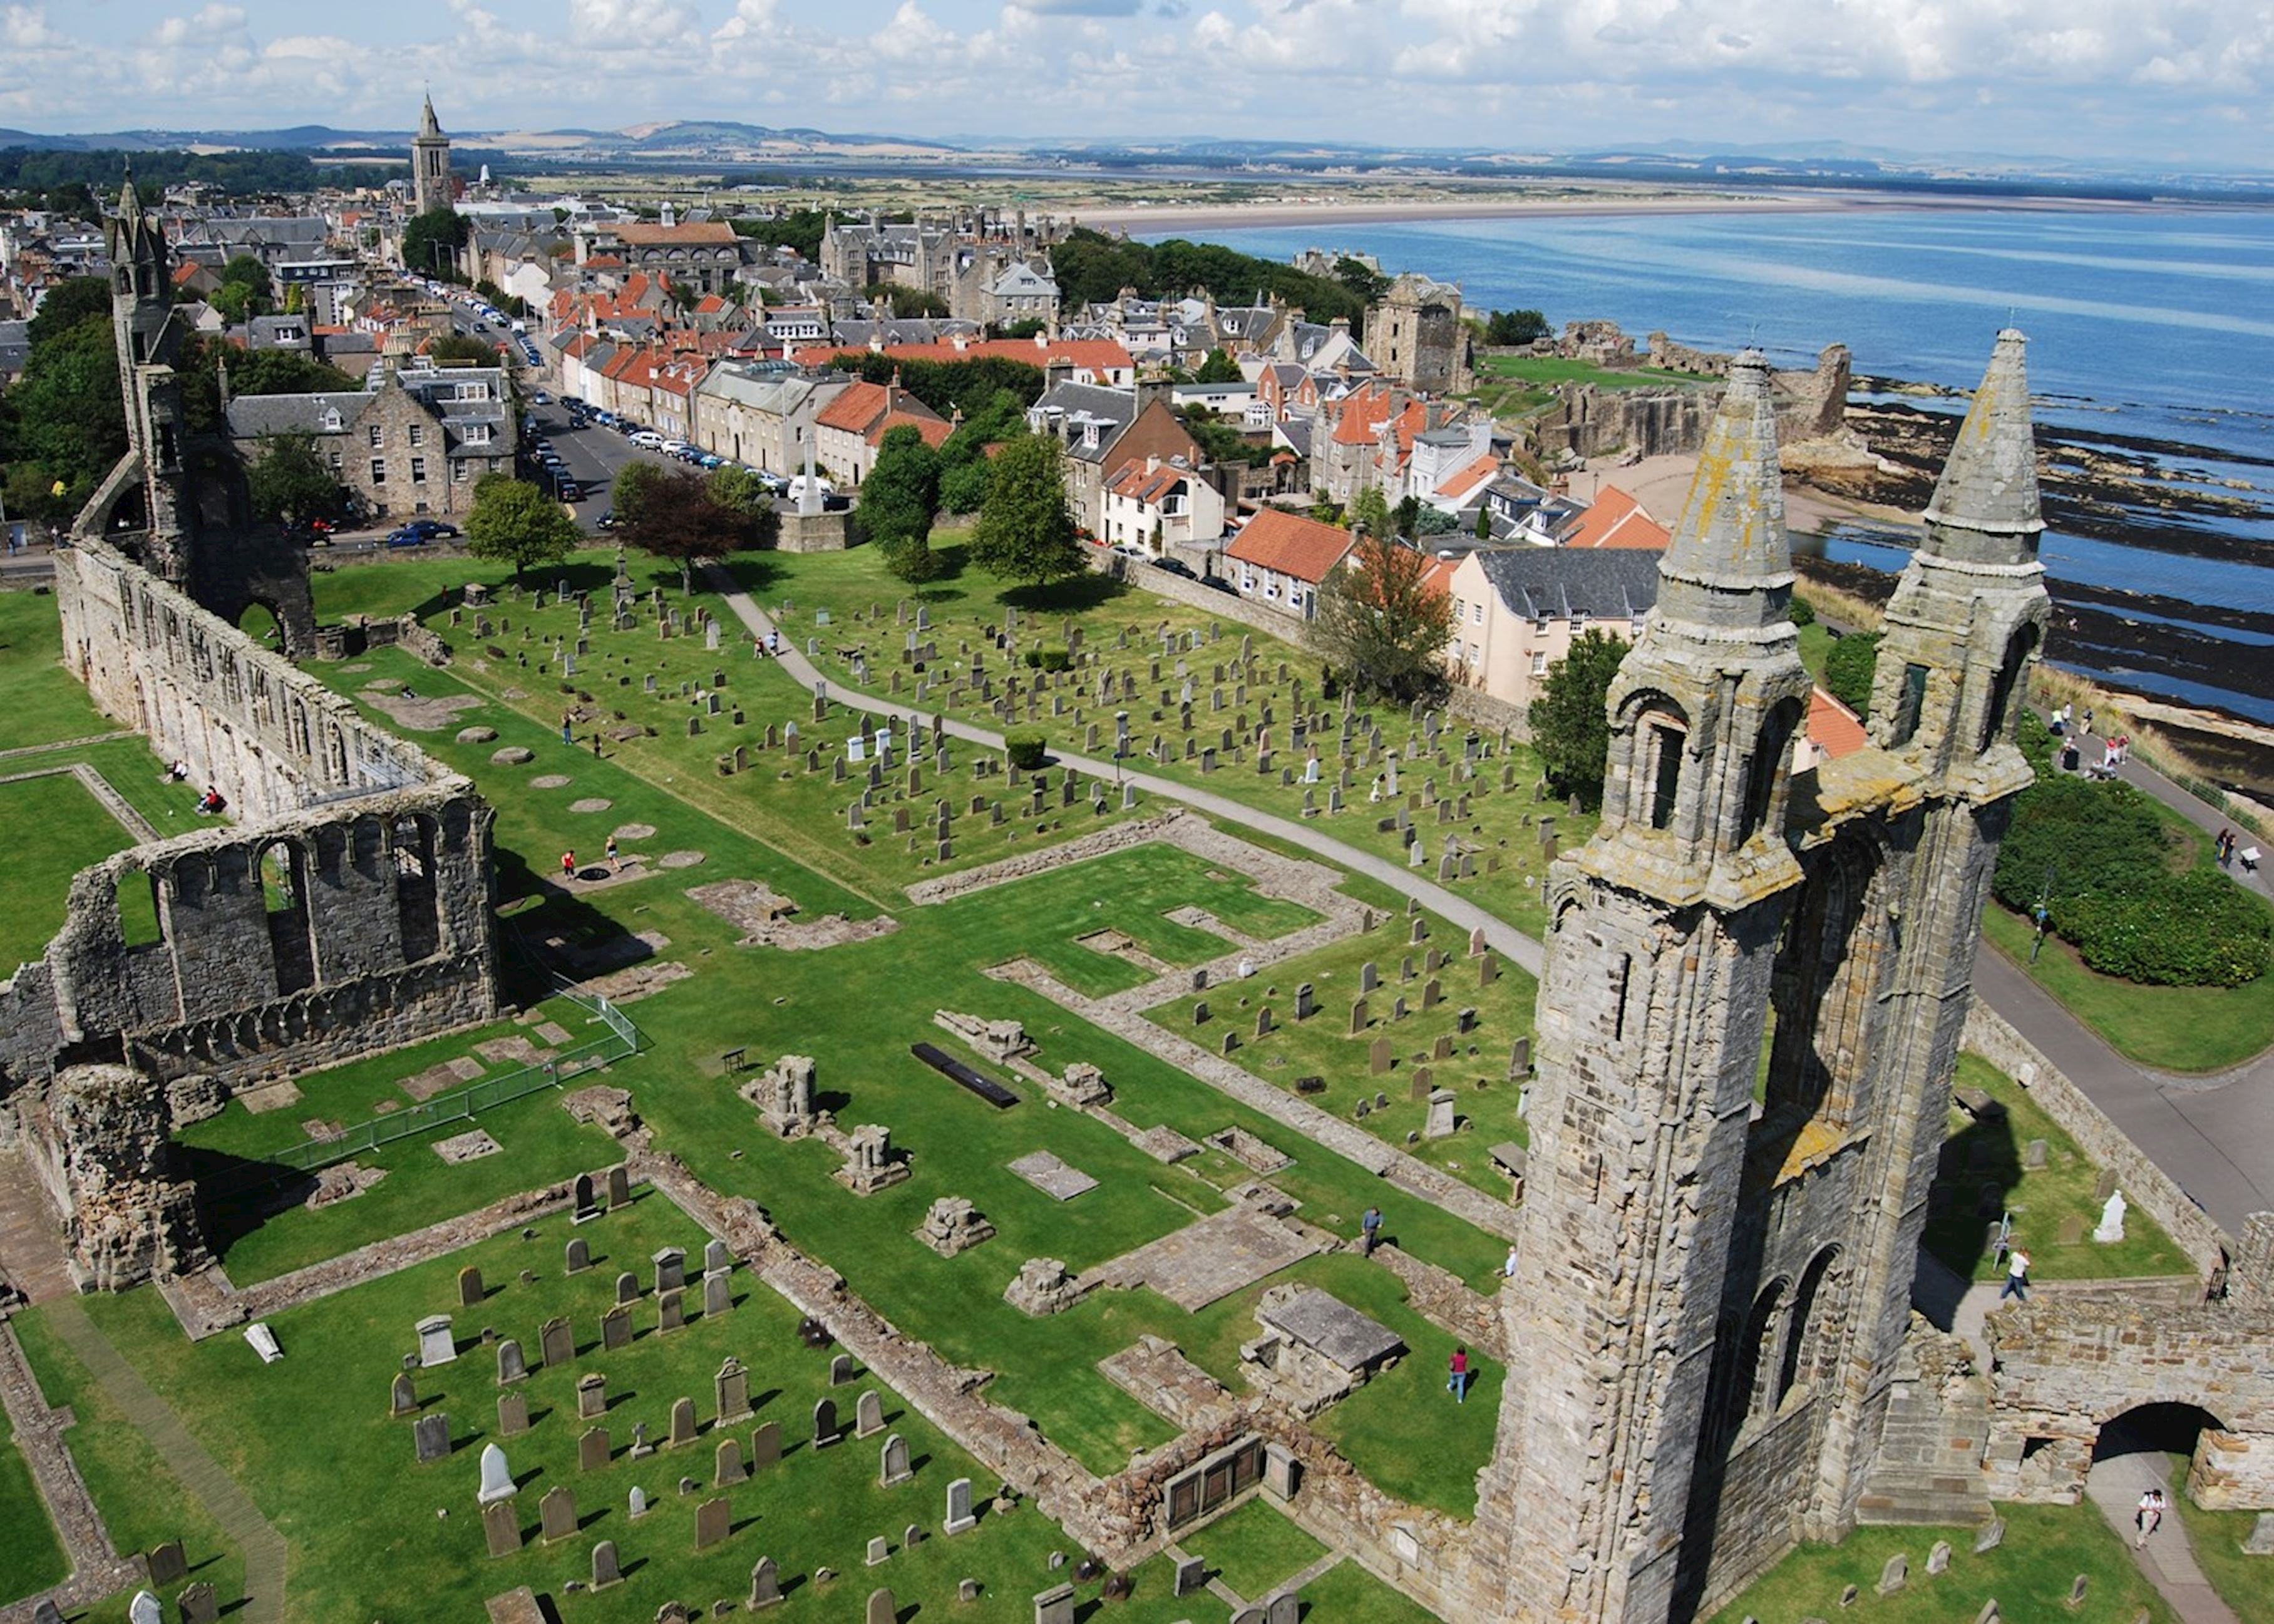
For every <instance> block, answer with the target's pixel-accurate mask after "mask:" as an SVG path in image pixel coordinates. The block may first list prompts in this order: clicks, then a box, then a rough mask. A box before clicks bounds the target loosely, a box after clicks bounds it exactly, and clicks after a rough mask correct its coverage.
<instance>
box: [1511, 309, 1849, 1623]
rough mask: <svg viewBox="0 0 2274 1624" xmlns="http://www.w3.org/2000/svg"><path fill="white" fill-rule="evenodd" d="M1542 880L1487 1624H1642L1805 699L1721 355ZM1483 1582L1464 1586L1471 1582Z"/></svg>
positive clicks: (1705, 1367)
mask: <svg viewBox="0 0 2274 1624" xmlns="http://www.w3.org/2000/svg"><path fill="white" fill-rule="evenodd" d="M1659 573H1660V588H1659V598H1658V605H1657V608H1656V610H1655V611H1654V612H1653V614H1652V616H1651V618H1650V620H1649V622H1648V624H1647V626H1646V627H1645V630H1644V632H1643V634H1642V636H1641V638H1640V640H1639V641H1638V643H1636V644H1635V647H1634V649H1633V650H1632V651H1631V652H1630V653H1629V655H1628V656H1627V658H1626V660H1625V662H1624V663H1623V665H1621V667H1620V670H1619V674H1618V677H1617V679H1616V680H1615V682H1614V683H1613V684H1612V687H1611V691H1610V695H1609V710H1610V728H1611V741H1610V755H1609V761H1608V771H1607V773H1606V777H1605V782H1604V792H1603V820H1602V825H1601V827H1600V830H1599V831H1597V833H1596V835H1595V837H1594V838H1593V839H1592V840H1591V841H1589V842H1588V844H1587V845H1586V846H1585V847H1584V848H1582V849H1581V850H1580V851H1579V852H1578V853H1577V854H1576V855H1575V856H1573V857H1571V858H1570V859H1567V860H1565V861H1561V862H1559V863H1557V864H1556V866H1555V873H1554V876H1553V878H1552V881H1551V889H1552V891H1553V900H1552V914H1553V923H1552V925H1551V929H1550V935H1549V942H1548V951H1547V977H1546V980H1545V981H1544V983H1543V985H1542V986H1541V989H1540V1017H1539V1019H1540V1078H1539V1081H1538V1083H1537V1084H1536V1085H1535V1086H1534V1088H1533V1091H1532V1108H1531V1113H1530V1120H1531V1123H1532V1157H1531V1163H1530V1174H1531V1176H1530V1178H1529V1181H1528V1184H1527V1188H1526V1192H1525V1204H1524V1220H1523V1222H1524V1231H1523V1238H1522V1241H1521V1243H1520V1246H1519V1259H1520V1260H1519V1264H1518V1269H1517V1277H1516V1279H1515V1280H1514V1281H1512V1282H1510V1288H1509V1289H1507V1290H1506V1291H1505V1292H1504V1293H1503V1295H1502V1301H1503V1302H1504V1303H1506V1304H1509V1307H1508V1310H1507V1312H1508V1314H1509V1317H1510V1325H1509V1341H1510V1347H1511V1348H1514V1349H1517V1350H1520V1351H1519V1352H1518V1354H1517V1357H1516V1361H1515V1366H1514V1368H1512V1369H1511V1371H1510V1396H1509V1398H1508V1400H1507V1402H1506V1403H1505V1405H1504V1406H1503V1410H1502V1417H1501V1427H1500V1438H1499V1443H1498V1447H1497V1449H1496V1452H1495V1458H1494V1460H1493V1462H1492V1464H1491V1465H1490V1466H1488V1467H1487V1469H1486V1470H1485V1472H1484V1473H1483V1475H1482V1477H1480V1485H1479V1487H1480V1494H1479V1503H1478V1511H1477V1528H1478V1550H1477V1556H1478V1559H1479V1564H1480V1568H1482V1569H1484V1570H1486V1572H1485V1573H1480V1575H1479V1577H1480V1586H1481V1588H1482V1589H1483V1590H1485V1591H1486V1592H1487V1595H1489V1596H1490V1598H1491V1599H1490V1602H1489V1604H1488V1605H1489V1607H1490V1613H1489V1614H1488V1616H1496V1617H1502V1618H1518V1619H1525V1620H1571V1621H1573V1624H1577V1621H1578V1620H1588V1621H1590V1624H1594V1621H1598V1620H1600V1621H1602V1624H1645V1621H1649V1620H1664V1619H1666V1618H1668V1616H1669V1613H1670V1611H1671V1609H1672V1607H1673V1605H1674V1601H1675V1592H1676V1587H1677V1568H1678V1567H1679V1566H1680V1564H1679V1560H1678V1559H1679V1557H1680V1554H1681V1550H1682V1543H1683V1527H1684V1519H1685V1508H1686V1507H1687V1505H1688V1502H1689V1499H1690V1475H1691V1467H1692V1462H1693V1456H1694V1455H1695V1453H1696V1445H1697V1440H1698V1435H1699V1432H1700V1430H1701V1425H1702V1424H1703V1421H1704V1419H1705V1415H1706V1402H1707V1396H1708V1391H1709V1387H1710V1378H1711V1372H1712V1367H1713V1357H1714V1348H1715V1339H1716V1332H1717V1327H1718V1324H1719V1320H1720V1318H1721V1308H1722V1289H1723V1274H1724V1265H1725V1261H1726V1259H1727V1258H1728V1252H1729V1250H1730V1242H1731V1234H1732V1226H1733V1219H1734V1216H1735V1214H1736V1210H1737V1207H1738V1203H1739V1199H1740V1196H1741V1184H1742V1182H1743V1175H1744V1171H1745V1163H1746V1154H1747V1141H1748V1133H1749V1117H1750V1114H1751V1107H1752V1104H1753V1086H1754V1079H1755V1078H1756V1076H1757V1075H1758V1071H1759V1068H1760V1056H1761V1045H1762V1039H1763V1034H1764V1023H1765V1019H1766V1012H1767V1010H1768V1005H1769V988H1770V978H1771V972H1772V966H1773V962H1774V959H1775V957H1776V953H1777V948H1778V944H1779V940H1780V937H1781V934H1782V932H1783V929H1784V923H1785V914H1786V907H1787V903H1788V893H1789V892H1790V891H1792V890H1793V889H1794V888H1795V887H1796V886H1797V884H1798V883H1799V881H1800V878H1801V870H1800V868H1799V865H1798V863H1797V861H1796V859H1795V857H1794V855H1793V853H1792V852H1791V850H1790V849H1789V848H1788V846H1787V844H1786V841H1785V838H1784V820H1785V799H1786V793H1787V788H1788V775H1789V766H1790V756H1791V751H1792V741H1793V738H1794V735H1795V734H1796V733H1797V732H1798V731H1799V730H1800V728H1801V726H1802V724H1803V720H1804V718H1805V716H1806V713H1807V706H1808V695H1809V680H1808V675H1807V673H1806V671H1805V670H1804V669H1803V667H1802V665H1801V663H1800V654H1799V636H1798V633H1797V632H1796V630H1795V628H1794V627H1793V624H1792V620H1791V616H1790V613H1789V605H1790V601H1791V596H1792V582H1793V575H1792V565H1791V557H1790V553H1789V550H1788V543H1787V540H1786V537H1785V528H1784V497H1783V491H1782V485H1781V473H1780V470H1779V468H1778V465H1777V454H1776V405H1775V402H1774V400H1773V396H1772V394H1771V388H1770V381H1769V369H1768V364H1767V362H1766V360H1765V359H1764V358H1763V357H1762V356H1761V355H1760V354H1759V353H1758V351H1753V350H1748V351H1747V352H1746V353H1744V354H1743V355H1741V356H1739V357H1737V358H1736V362H1735V364H1734V365H1733V366H1732V367H1731V370H1730V375H1729V386H1728V391H1727V393H1726V394H1725V395H1724V396H1723V398H1722V401H1721V410H1720V411H1719V414H1718V415H1717V416H1716V417H1715V419H1714V421H1713V425H1712V427H1711V428H1710V430H1709V431H1708V432H1707V435H1706V446H1705V448H1704V450H1703V452H1702V453H1701V455H1700V456H1699V459H1698V472H1697V475H1696V477H1695V478H1694V480H1693V481H1692V482H1691V485H1690V496H1689V500H1688V503H1687V505H1686V506H1685V508H1684V509H1683V515H1682V520H1681V523H1680V524H1679V526H1678V528H1677V529H1676V530H1675V537H1674V539H1673V541H1672V543H1671V544H1670V545H1668V549H1667V553H1666V557H1665V559H1664V560H1663V561H1662V562H1661V563H1660V566H1659ZM1487 1575H1489V1576H1487Z"/></svg>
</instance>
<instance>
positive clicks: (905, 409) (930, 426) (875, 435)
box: [869, 401, 955, 451]
mask: <svg viewBox="0 0 2274 1624" xmlns="http://www.w3.org/2000/svg"><path fill="white" fill-rule="evenodd" d="M909 407H914V408H915V410H909ZM919 414H921V415H919ZM902 425H906V426H907V427H909V428H912V429H914V430H915V432H917V433H919V434H921V435H922V436H923V443H924V444H925V445H927V446H930V447H931V448H932V449H933V450H934V451H937V450H938V449H939V448H940V447H942V446H943V445H945V444H946V443H947V437H948V436H949V435H950V434H953V433H954V432H955V425H953V423H949V422H946V421H945V420H943V419H942V418H940V417H936V416H934V415H933V414H932V412H931V411H930V410H928V409H927V408H926V407H925V406H924V405H923V404H922V402H916V401H911V402H908V405H907V406H900V407H896V408H895V409H893V410H892V411H889V412H887V413H885V416H884V417H883V418H882V419H880V420H879V421H878V423H877V426H876V427H874V428H872V429H870V431H869V443H870V445H872V446H881V445H883V444H884V443H885V435H887V434H889V433H891V432H892V431H893V430H894V429H896V428H900V427H901V426H902Z"/></svg>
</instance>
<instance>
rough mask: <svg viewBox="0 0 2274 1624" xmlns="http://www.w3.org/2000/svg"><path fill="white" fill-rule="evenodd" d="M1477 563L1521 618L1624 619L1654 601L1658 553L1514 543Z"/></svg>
mask: <svg viewBox="0 0 2274 1624" xmlns="http://www.w3.org/2000/svg"><path fill="white" fill-rule="evenodd" d="M1477 562H1478V564H1479V565H1480V566H1481V567H1482V568H1483V570H1484V572H1485V579H1486V580H1487V581H1489V582H1491V583H1492V585H1493V590H1494V591H1495V592H1497V593H1499V594H1500V601H1501V602H1502V604H1503V605H1506V606H1507V608H1508V610H1509V612H1510V613H1512V614H1519V615H1522V616H1524V617H1525V619H1526V620H1542V619H1546V620H1631V619H1632V618H1633V617H1635V616H1636V615H1639V614H1642V613H1645V612H1647V611H1648V610H1649V608H1650V607H1651V605H1653V604H1655V603H1656V602H1657V601H1658V581H1659V576H1658V555H1657V554H1656V553H1650V552H1644V551H1639V550H1635V549H1628V548H1621V549H1613V550H1610V551H1596V550H1593V549H1589V550H1587V551H1584V552H1577V553H1575V552H1572V551H1571V550H1570V549H1569V548H1565V547H1514V548H1510V549H1509V550H1507V551H1505V552H1480V553H1478V554H1477Z"/></svg>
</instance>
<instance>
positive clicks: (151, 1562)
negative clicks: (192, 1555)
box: [143, 1539, 190, 1590]
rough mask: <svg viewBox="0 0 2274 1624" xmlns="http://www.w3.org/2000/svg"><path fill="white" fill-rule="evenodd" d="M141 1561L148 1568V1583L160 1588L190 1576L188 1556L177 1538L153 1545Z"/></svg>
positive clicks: (177, 1582)
mask: <svg viewBox="0 0 2274 1624" xmlns="http://www.w3.org/2000/svg"><path fill="white" fill-rule="evenodd" d="M143 1561H144V1563H145V1564H146V1565H147V1567H148V1568H149V1570H150V1583H153V1584H154V1585H156V1586H157V1587H158V1588H159V1589H160V1590H164V1589H165V1588H166V1587H167V1586H168V1585H169V1584H179V1583H181V1582H182V1581H183V1580H184V1579H186V1578H188V1577H189V1576H190V1561H189V1558H188V1556H187V1555H185V1554H184V1552H183V1550H182V1542H181V1541H180V1540H178V1539H169V1540H168V1541H166V1543H165V1544H164V1545H158V1546H154V1548H153V1549H152V1550H151V1551H150V1553H149V1554H148V1555H147V1556H146V1557H144V1558H143Z"/></svg>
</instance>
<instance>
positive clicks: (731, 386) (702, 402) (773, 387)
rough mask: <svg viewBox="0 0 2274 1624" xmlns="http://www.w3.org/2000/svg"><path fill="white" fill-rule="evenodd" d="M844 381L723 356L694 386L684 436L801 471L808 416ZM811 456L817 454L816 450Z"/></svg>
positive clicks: (739, 458)
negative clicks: (691, 422) (691, 419)
mask: <svg viewBox="0 0 2274 1624" xmlns="http://www.w3.org/2000/svg"><path fill="white" fill-rule="evenodd" d="M848 387H851V385H850V382H849V380H846V379H843V378H823V379H813V378H804V377H801V376H799V375H798V374H797V373H795V372H783V371H781V370H780V369H779V367H768V366H756V365H749V364H748V363H745V362H728V363H727V364H726V365H721V366H715V367H713V368H712V369H711V372H710V374H709V376H707V377H705V378H704V380H703V381H702V382H701V383H699V384H697V386H696V389H695V432H693V433H692V434H691V435H690V436H689V439H691V440H694V442H695V443H696V444H697V445H698V446H700V447H703V449H704V450H705V451H708V452H710V453H712V455H715V456H722V457H726V458H727V459H729V460H730V461H732V462H742V463H746V464H748V465H749V466H750V467H752V468H758V469H764V470H765V471H767V472H768V473H774V474H782V475H789V474H795V473H802V472H803V471H804V469H805V454H806V451H807V448H808V447H809V446H811V445H812V443H813V435H814V422H813V420H814V418H815V417H817V415H819V413H820V411H821V410H822V408H824V407H825V406H826V405H828V404H829V402H832V401H833V400H835V399H836V398H837V397H838V395H840V394H842V393H843V392H844V391H845V390H846V389H847V388H848ZM814 460H815V461H816V462H821V461H822V460H823V458H822V456H821V454H820V452H819V451H818V450H816V451H815V452H814Z"/></svg>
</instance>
